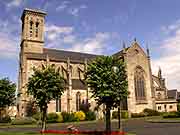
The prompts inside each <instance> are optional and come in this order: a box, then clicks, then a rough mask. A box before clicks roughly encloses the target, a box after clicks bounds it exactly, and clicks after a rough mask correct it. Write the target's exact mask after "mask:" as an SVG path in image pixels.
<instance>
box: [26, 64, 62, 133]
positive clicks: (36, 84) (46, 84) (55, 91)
mask: <svg viewBox="0 0 180 135" xmlns="http://www.w3.org/2000/svg"><path fill="white" fill-rule="evenodd" d="M33 71H34V74H33V75H32V76H31V77H30V78H29V82H28V85H27V88H28V94H30V95H32V96H33V98H34V99H35V102H36V104H37V105H38V106H39V108H40V111H41V120H42V131H45V130H46V117H47V116H46V115H47V108H48V104H49V103H50V101H51V100H55V99H57V98H59V97H60V96H61V95H62V94H63V92H64V89H65V80H64V78H63V77H62V76H61V75H60V69H59V68H58V69H57V70H56V68H55V66H54V65H46V66H44V65H42V69H38V68H34V69H33Z"/></svg>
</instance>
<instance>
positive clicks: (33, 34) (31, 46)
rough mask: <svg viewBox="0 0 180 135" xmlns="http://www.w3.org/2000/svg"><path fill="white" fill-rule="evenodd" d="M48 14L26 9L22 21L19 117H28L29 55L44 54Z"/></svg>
mask: <svg viewBox="0 0 180 135" xmlns="http://www.w3.org/2000/svg"><path fill="white" fill-rule="evenodd" d="M45 16H46V13H45V12H43V11H39V10H34V9H24V11H23V13H22V16H21V21H22V33H21V44H20V48H21V50H20V55H19V78H18V95H19V96H18V100H17V109H18V115H19V116H26V113H25V112H26V110H25V109H26V106H27V103H28V100H29V99H28V95H27V92H26V91H27V88H26V84H27V82H28V78H27V76H28V70H27V67H28V65H27V61H28V60H27V57H26V55H27V54H28V53H39V54H40V53H43V46H44V22H45Z"/></svg>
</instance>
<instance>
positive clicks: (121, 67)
mask: <svg viewBox="0 0 180 135" xmlns="http://www.w3.org/2000/svg"><path fill="white" fill-rule="evenodd" d="M114 69H116V70H114ZM86 82H87V84H88V85H89V86H90V87H91V91H92V97H93V98H95V100H96V101H97V104H98V105H102V104H104V105H105V106H106V131H107V132H110V131H111V121H110V111H111V109H112V108H113V107H118V106H119V104H120V101H121V100H123V99H125V98H127V95H128V91H127V86H128V82H127V75H126V69H125V63H124V62H123V60H122V59H117V58H115V57H112V56H100V57H97V58H96V59H95V60H94V61H92V62H90V63H89V64H88V67H87V71H86Z"/></svg>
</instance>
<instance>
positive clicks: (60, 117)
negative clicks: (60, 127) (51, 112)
mask: <svg viewBox="0 0 180 135" xmlns="http://www.w3.org/2000/svg"><path fill="white" fill-rule="evenodd" d="M56 114H57V120H56V122H59V123H60V122H63V116H62V114H61V113H60V112H58V113H56Z"/></svg>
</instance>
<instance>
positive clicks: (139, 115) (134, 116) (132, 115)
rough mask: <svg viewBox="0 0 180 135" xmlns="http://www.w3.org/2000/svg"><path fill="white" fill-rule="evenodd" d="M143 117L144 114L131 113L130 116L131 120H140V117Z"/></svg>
mask: <svg viewBox="0 0 180 135" xmlns="http://www.w3.org/2000/svg"><path fill="white" fill-rule="evenodd" d="M145 116H146V114H144V113H143V112H141V113H132V114H131V117H132V118H140V117H145Z"/></svg>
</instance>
